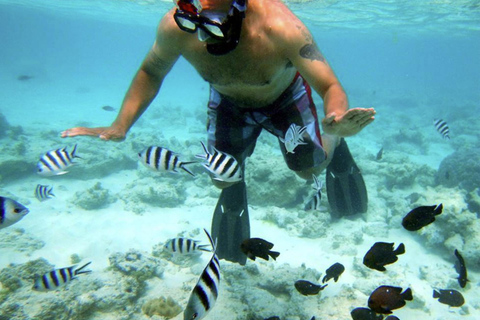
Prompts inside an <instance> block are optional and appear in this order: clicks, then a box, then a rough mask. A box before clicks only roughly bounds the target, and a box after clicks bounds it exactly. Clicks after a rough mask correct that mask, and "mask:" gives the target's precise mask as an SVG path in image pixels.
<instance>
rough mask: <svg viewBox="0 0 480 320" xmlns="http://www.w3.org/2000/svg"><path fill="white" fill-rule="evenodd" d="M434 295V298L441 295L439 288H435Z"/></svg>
mask: <svg viewBox="0 0 480 320" xmlns="http://www.w3.org/2000/svg"><path fill="white" fill-rule="evenodd" d="M433 297H434V298H438V297H440V292H438V291H437V290H433Z"/></svg>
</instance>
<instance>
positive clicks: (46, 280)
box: [33, 262, 92, 292]
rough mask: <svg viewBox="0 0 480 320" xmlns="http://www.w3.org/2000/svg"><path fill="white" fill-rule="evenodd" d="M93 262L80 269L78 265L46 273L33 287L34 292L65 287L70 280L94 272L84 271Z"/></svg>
mask: <svg viewBox="0 0 480 320" xmlns="http://www.w3.org/2000/svg"><path fill="white" fill-rule="evenodd" d="M90 263H91V262H88V263H86V264H84V265H83V266H81V267H80V268H76V265H74V266H71V267H67V268H61V269H55V270H53V271H50V272H47V273H45V274H44V275H43V276H41V277H39V278H37V279H36V280H35V283H34V285H33V290H36V291H41V292H46V291H51V290H56V289H58V288H60V287H62V286H63V285H65V284H67V283H68V282H69V281H70V280H73V279H75V278H76V276H78V275H79V274H86V273H90V272H92V271H91V270H85V271H83V269H84V268H85V267H87V266H88V265H89V264H90Z"/></svg>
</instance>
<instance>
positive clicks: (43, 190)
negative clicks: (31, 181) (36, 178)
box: [35, 184, 55, 201]
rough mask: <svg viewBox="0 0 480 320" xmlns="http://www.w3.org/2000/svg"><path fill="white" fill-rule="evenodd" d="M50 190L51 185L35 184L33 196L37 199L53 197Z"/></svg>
mask: <svg viewBox="0 0 480 320" xmlns="http://www.w3.org/2000/svg"><path fill="white" fill-rule="evenodd" d="M52 191H53V187H50V186H44V185H41V184H37V187H36V188H35V197H36V198H37V199H38V201H45V200H48V199H51V198H52V197H55V195H54V194H53V192H52Z"/></svg>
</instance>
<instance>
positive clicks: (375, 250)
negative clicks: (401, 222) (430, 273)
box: [363, 242, 405, 271]
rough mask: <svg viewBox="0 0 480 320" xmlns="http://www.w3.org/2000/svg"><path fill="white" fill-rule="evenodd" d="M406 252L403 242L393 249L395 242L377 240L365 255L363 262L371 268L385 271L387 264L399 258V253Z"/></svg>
mask: <svg viewBox="0 0 480 320" xmlns="http://www.w3.org/2000/svg"><path fill="white" fill-rule="evenodd" d="M404 253H405V246H404V244H403V243H400V245H399V246H398V247H397V249H396V250H393V243H387V242H376V243H375V244H374V245H373V246H372V247H371V248H370V250H368V252H367V253H366V254H365V256H364V257H363V264H364V265H365V266H367V267H369V268H370V269H375V270H378V271H385V270H387V269H385V265H387V264H391V263H394V262H396V261H397V260H398V257H397V255H399V254H404Z"/></svg>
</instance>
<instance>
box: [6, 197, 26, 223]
mask: <svg viewBox="0 0 480 320" xmlns="http://www.w3.org/2000/svg"><path fill="white" fill-rule="evenodd" d="M28 212H29V211H28V209H27V208H26V207H25V206H23V205H21V204H20V203H18V202H17V201H15V200H12V199H10V198H5V197H0V229H3V228H6V227H9V226H11V225H12V224H14V223H16V222H18V221H20V220H21V219H22V218H23V217H25V216H26V215H27V214H28Z"/></svg>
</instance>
